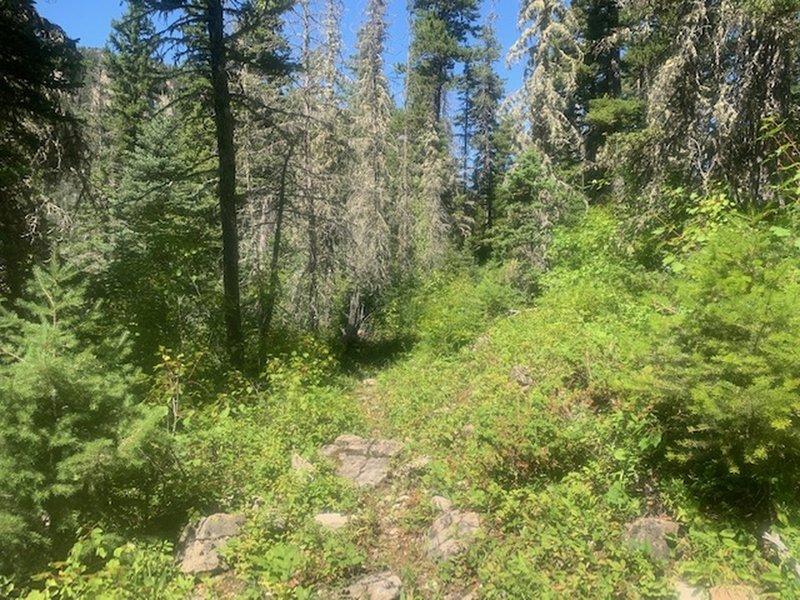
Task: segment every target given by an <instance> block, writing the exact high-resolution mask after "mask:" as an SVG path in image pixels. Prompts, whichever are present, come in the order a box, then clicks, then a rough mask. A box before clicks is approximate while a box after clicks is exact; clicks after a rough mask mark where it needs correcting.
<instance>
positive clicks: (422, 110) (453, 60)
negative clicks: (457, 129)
mask: <svg viewBox="0 0 800 600" xmlns="http://www.w3.org/2000/svg"><path fill="white" fill-rule="evenodd" d="M411 6H412V11H413V16H414V18H413V23H412V26H413V31H412V35H413V38H412V42H411V63H412V64H411V73H410V74H409V84H408V85H409V97H408V98H407V108H408V109H409V110H410V111H411V113H412V115H413V118H414V119H415V121H416V123H417V127H419V128H423V129H424V128H425V127H426V126H427V125H426V122H427V121H428V120H429V119H430V120H432V121H433V122H434V123H435V124H437V125H439V124H440V123H441V122H442V120H443V119H444V118H445V116H446V115H445V100H446V92H447V87H448V85H449V84H450V82H451V81H452V78H453V69H454V67H455V66H456V64H457V63H459V62H462V60H463V59H464V58H465V57H466V54H467V49H466V48H465V44H466V42H467V40H468V39H469V36H470V35H471V34H473V33H474V32H475V29H476V27H475V22H476V20H477V18H478V2H477V0H413V2H412V5H411Z"/></svg>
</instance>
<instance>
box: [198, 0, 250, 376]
mask: <svg viewBox="0 0 800 600" xmlns="http://www.w3.org/2000/svg"><path fill="white" fill-rule="evenodd" d="M206 11H207V20H208V37H209V66H210V67H211V87H212V90H213V95H214V124H215V126H216V133H217V153H218V156H219V206H220V214H221V218H222V273H223V288H224V314H225V327H226V331H227V345H228V354H229V356H230V362H231V366H233V367H234V368H236V369H242V368H243V367H244V340H243V338H242V315H241V307H240V299H239V233H238V231H237V222H236V221H237V217H236V147H235V146H234V142H233V134H234V123H233V113H232V112H231V95H230V90H229V88H228V73H227V71H226V68H225V67H226V63H227V56H226V48H225V21H224V16H223V9H222V0H206Z"/></svg>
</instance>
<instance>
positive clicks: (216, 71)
mask: <svg viewBox="0 0 800 600" xmlns="http://www.w3.org/2000/svg"><path fill="white" fill-rule="evenodd" d="M142 1H143V3H144V6H145V7H146V8H147V9H149V10H151V11H158V12H160V13H161V14H163V15H164V16H170V15H171V16H172V17H173V20H172V22H171V24H170V27H169V29H170V30H171V31H172V32H173V33H174V34H176V35H178V36H181V37H182V40H181V41H182V42H183V45H184V47H185V51H186V55H187V57H188V59H189V64H194V65H198V66H199V67H200V68H201V69H202V72H203V73H204V74H205V76H206V78H207V81H208V83H209V85H210V92H211V93H210V102H209V105H210V106H209V108H211V109H212V110H213V116H214V129H215V134H216V147H217V159H218V161H217V162H218V169H217V178H218V181H217V183H218V185H217V191H218V198H219V207H220V217H221V225H222V271H223V289H224V301H223V312H224V315H225V326H226V333H227V344H226V345H227V350H228V354H229V359H230V364H231V365H232V366H233V367H234V368H238V369H241V368H243V367H244V358H245V357H244V334H243V330H242V315H241V295H240V288H239V285H240V282H239V233H238V215H237V211H238V198H237V177H236V145H235V143H234V135H235V127H236V126H235V121H234V118H233V107H232V93H231V89H230V77H229V69H230V68H231V63H232V62H233V59H234V58H239V59H240V60H241V61H242V64H251V65H253V66H255V67H259V68H268V69H269V68H273V67H275V66H276V65H278V64H279V63H280V56H278V55H276V54H275V52H274V49H273V48H269V49H267V50H266V51H265V52H262V53H261V54H257V55H252V54H249V53H246V52H244V53H242V54H240V55H238V56H237V53H236V52H235V50H236V47H235V44H234V38H235V36H237V35H241V34H242V33H243V32H245V31H247V30H251V29H257V28H259V27H263V28H265V29H267V30H273V31H274V30H276V29H277V26H278V24H277V22H276V17H277V15H279V14H280V13H281V12H283V11H284V10H286V9H287V8H288V5H289V2H287V1H285V0H275V1H270V2H261V3H258V5H255V4H251V3H249V2H244V3H240V2H233V1H228V0H205V1H202V0H177V1H175V0H142ZM231 19H233V20H235V21H236V28H237V30H236V32H235V33H232V32H231V31H230V27H229V26H230V25H231ZM259 50H263V48H259Z"/></svg>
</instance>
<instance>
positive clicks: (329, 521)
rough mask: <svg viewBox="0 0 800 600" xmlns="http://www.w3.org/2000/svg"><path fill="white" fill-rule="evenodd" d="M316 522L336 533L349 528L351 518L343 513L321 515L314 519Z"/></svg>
mask: <svg viewBox="0 0 800 600" xmlns="http://www.w3.org/2000/svg"><path fill="white" fill-rule="evenodd" d="M314 520H315V521H316V522H317V523H319V525H320V526H322V527H323V528H325V529H330V530H332V531H335V530H337V529H342V528H343V527H347V524H348V523H350V517H348V516H347V515H343V514H342V513H320V514H318V515H317V516H315V517H314Z"/></svg>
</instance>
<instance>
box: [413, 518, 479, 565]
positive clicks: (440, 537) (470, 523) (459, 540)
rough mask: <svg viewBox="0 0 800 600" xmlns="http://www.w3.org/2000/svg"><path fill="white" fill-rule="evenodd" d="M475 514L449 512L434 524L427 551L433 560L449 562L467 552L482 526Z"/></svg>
mask: <svg viewBox="0 0 800 600" xmlns="http://www.w3.org/2000/svg"><path fill="white" fill-rule="evenodd" d="M482 524H483V523H482V520H481V516H480V515H479V514H478V513H474V512H462V511H459V510H449V511H447V512H446V513H444V514H443V515H442V516H441V517H439V518H438V519H436V521H434V522H433V525H432V526H431V528H430V530H429V531H428V539H427V541H426V544H425V550H426V552H427V554H428V557H429V558H431V559H432V560H448V559H450V558H452V557H454V556H456V555H457V554H460V553H461V552H463V551H464V550H466V549H467V548H468V547H469V545H470V543H471V542H472V539H473V538H474V537H475V536H476V535H477V533H478V532H479V531H480V529H481V526H482Z"/></svg>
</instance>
